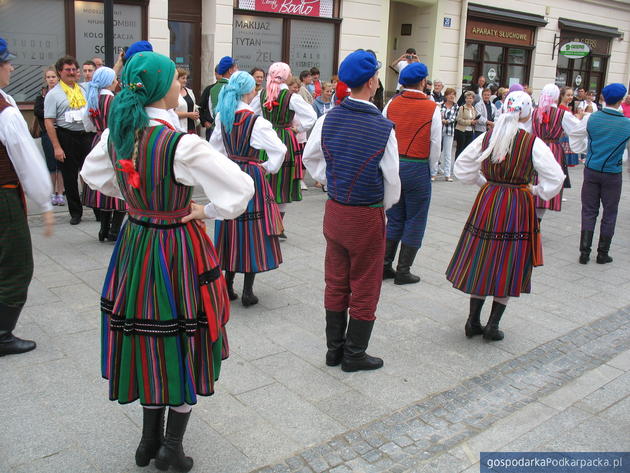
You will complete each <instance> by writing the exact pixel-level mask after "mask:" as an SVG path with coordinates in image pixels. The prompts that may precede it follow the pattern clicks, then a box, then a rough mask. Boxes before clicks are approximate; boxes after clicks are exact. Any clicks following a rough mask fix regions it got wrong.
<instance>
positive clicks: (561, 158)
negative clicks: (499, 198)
mask: <svg viewBox="0 0 630 473" xmlns="http://www.w3.org/2000/svg"><path fill="white" fill-rule="evenodd" d="M559 97H560V89H559V88H558V86H557V85H555V84H547V85H546V86H545V87H543V90H542V92H541V94H540V100H539V104H538V107H537V108H536V110H534V113H533V114H532V121H531V125H532V134H533V135H534V136H536V137H538V138H540V139H541V140H543V141H544V142H545V144H546V145H547V146H549V148H550V149H551V151H552V152H553V155H554V156H555V157H556V161H558V164H560V166H561V167H562V170H563V172H564V173H565V176H568V172H569V171H568V168H567V163H566V158H565V155H564V149H563V147H562V141H561V138H562V136H563V135H564V134H566V136H567V137H568V138H569V143H570V147H571V149H572V150H574V151H575V152H576V153H583V152H584V151H585V150H586V122H587V120H579V119H578V118H576V117H575V116H573V115H572V114H571V113H567V112H565V111H564V110H561V109H559V108H558V107H557V105H556V103H557V102H558V98H559ZM537 182H538V178H537V177H536V176H535V177H534V184H536V183H537ZM569 186H570V184H569ZM535 202H536V209H537V210H536V215H537V216H538V218H539V219H542V217H543V215H544V213H545V210H547V209H549V210H555V211H557V212H559V211H560V210H561V209H562V191H560V193H559V194H558V195H556V196H555V197H554V198H552V199H550V200H548V201H546V200H544V199H542V198H540V197H538V196H537V197H536V199H535Z"/></svg>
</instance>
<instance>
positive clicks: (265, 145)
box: [210, 102, 287, 174]
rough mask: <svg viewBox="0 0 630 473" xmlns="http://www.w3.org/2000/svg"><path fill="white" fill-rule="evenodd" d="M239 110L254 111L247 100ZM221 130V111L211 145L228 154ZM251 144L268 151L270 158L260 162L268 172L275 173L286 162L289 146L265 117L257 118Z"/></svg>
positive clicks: (238, 107) (241, 103)
mask: <svg viewBox="0 0 630 473" xmlns="http://www.w3.org/2000/svg"><path fill="white" fill-rule="evenodd" d="M239 110H250V111H252V112H253V110H252V107H250V106H249V105H247V104H246V103H245V102H239V104H238V106H237V107H236V111H237V112H238V111H239ZM221 130H222V127H221V114H220V113H219V114H218V115H217V117H216V119H215V127H214V131H213V132H212V135H211V136H210V146H212V148H214V149H215V150H216V151H218V152H219V153H221V154H224V155H227V152H226V151H225V144H224V143H223V134H222V131H221ZM249 145H250V146H251V147H252V148H256V149H263V150H265V151H266V152H267V156H268V158H269V159H268V160H267V161H265V162H264V163H260V165H261V166H262V167H263V168H264V169H265V171H267V173H269V174H275V173H277V172H278V171H279V170H280V167H281V166H282V163H283V162H284V156H285V155H286V153H287V147H286V146H285V145H284V143H283V142H282V140H281V139H280V138H278V134H277V133H276V131H275V130H274V129H273V127H272V126H271V122H269V121H268V120H265V119H264V118H263V117H258V118H257V119H256V122H255V123H254V129H253V130H252V136H251V139H250V140H249Z"/></svg>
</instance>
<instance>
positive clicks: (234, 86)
mask: <svg viewBox="0 0 630 473" xmlns="http://www.w3.org/2000/svg"><path fill="white" fill-rule="evenodd" d="M255 87H256V81H255V80H254V78H253V77H252V76H251V75H250V74H248V73H247V72H245V71H238V72H235V73H234V74H232V77H230V81H229V82H228V83H227V84H225V85H224V86H223V88H222V89H221V92H219V103H218V105H217V114H218V115H220V118H221V123H222V124H223V128H224V129H225V131H226V132H227V133H230V132H231V131H232V127H233V125H234V116H235V114H236V108H237V107H238V103H239V101H240V100H241V97H243V95H247V94H249V93H250V92H251V91H252V90H254V88H255Z"/></svg>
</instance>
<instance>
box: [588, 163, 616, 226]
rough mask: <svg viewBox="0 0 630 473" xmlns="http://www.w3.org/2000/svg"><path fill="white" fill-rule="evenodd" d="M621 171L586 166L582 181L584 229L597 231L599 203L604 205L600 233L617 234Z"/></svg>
mask: <svg viewBox="0 0 630 473" xmlns="http://www.w3.org/2000/svg"><path fill="white" fill-rule="evenodd" d="M621 184H622V176H621V173H617V174H611V173H608V172H598V171H593V170H592V169H589V168H587V167H585V168H584V181H583V182H582V230H590V231H595V224H596V223H597V216H598V215H599V205H600V202H601V205H602V207H603V212H602V222H601V224H600V229H599V233H600V235H604V236H607V237H611V238H612V237H613V235H614V234H615V225H616V224H617V210H618V208H619V199H620V198H621Z"/></svg>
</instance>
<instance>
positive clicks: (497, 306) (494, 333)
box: [483, 301, 506, 341]
mask: <svg viewBox="0 0 630 473" xmlns="http://www.w3.org/2000/svg"><path fill="white" fill-rule="evenodd" d="M505 307H506V306H505V304H501V303H500V302H497V301H493V302H492V311H491V312H490V318H489V319H488V323H487V324H486V326H485V327H484V329H483V338H484V339H486V340H491V341H494V340H503V332H502V331H501V330H499V322H500V321H501V317H502V316H503V312H504V311H505Z"/></svg>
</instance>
